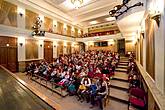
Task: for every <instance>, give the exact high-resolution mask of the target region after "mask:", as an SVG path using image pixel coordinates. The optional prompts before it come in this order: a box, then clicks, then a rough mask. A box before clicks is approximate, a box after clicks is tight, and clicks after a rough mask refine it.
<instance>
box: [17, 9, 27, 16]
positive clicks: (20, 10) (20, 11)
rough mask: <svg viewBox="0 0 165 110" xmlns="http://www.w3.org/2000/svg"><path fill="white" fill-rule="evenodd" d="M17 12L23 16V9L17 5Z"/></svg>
mask: <svg viewBox="0 0 165 110" xmlns="http://www.w3.org/2000/svg"><path fill="white" fill-rule="evenodd" d="M18 14H19V15H20V17H23V15H24V14H25V9H22V8H20V7H18Z"/></svg>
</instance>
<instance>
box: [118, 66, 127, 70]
mask: <svg viewBox="0 0 165 110" xmlns="http://www.w3.org/2000/svg"><path fill="white" fill-rule="evenodd" d="M117 68H125V69H127V68H128V66H126V65H118V66H117Z"/></svg>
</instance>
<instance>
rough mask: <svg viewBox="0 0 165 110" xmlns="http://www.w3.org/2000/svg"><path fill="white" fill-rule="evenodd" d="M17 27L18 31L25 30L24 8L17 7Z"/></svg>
mask: <svg viewBox="0 0 165 110" xmlns="http://www.w3.org/2000/svg"><path fill="white" fill-rule="evenodd" d="M17 21H18V22H17V27H18V28H20V29H25V8H24V7H22V6H18V8H17Z"/></svg>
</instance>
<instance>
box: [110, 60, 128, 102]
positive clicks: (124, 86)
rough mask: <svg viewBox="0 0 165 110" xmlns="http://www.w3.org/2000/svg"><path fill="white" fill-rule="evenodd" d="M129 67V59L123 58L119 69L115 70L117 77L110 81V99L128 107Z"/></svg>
mask: <svg viewBox="0 0 165 110" xmlns="http://www.w3.org/2000/svg"><path fill="white" fill-rule="evenodd" d="M127 67H128V58H126V57H122V58H121V59H120V62H119V64H118V66H117V68H116V69H115V75H114V77H113V79H112V80H111V81H110V83H111V88H110V98H111V99H112V100H116V101H118V102H120V103H123V104H125V105H128V88H129V83H128V74H127Z"/></svg>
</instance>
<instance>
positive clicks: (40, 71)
mask: <svg viewBox="0 0 165 110" xmlns="http://www.w3.org/2000/svg"><path fill="white" fill-rule="evenodd" d="M119 59H120V55H119V54H118V53H112V52H111V51H87V52H83V53H81V54H77V53H75V54H71V55H64V56H60V57H59V58H56V59H55V60H54V61H53V62H52V63H51V64H48V63H47V62H46V61H41V62H40V63H39V64H35V63H31V64H29V65H28V66H27V68H26V72H27V75H28V74H32V76H34V75H38V76H40V77H44V78H46V79H47V81H50V82H53V83H56V84H57V85H59V86H63V87H64V88H66V89H67V91H68V93H69V95H76V96H77V97H78V100H79V101H81V102H83V101H84V100H86V101H87V102H89V101H90V102H91V104H92V105H93V106H94V105H95V104H96V102H98V103H99V105H100V109H103V104H102V100H103V98H104V97H105V96H106V95H107V93H108V86H107V82H106V81H107V80H109V78H110V76H111V75H113V74H114V71H115V67H116V64H117V63H118V62H119ZM96 78H97V80H96V81H93V80H94V79H96ZM133 84H136V83H135V82H133Z"/></svg>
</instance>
